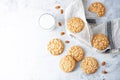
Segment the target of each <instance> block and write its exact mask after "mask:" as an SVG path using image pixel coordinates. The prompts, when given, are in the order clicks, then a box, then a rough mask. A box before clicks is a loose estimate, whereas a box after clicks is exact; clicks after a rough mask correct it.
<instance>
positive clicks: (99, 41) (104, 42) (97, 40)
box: [92, 34, 109, 50]
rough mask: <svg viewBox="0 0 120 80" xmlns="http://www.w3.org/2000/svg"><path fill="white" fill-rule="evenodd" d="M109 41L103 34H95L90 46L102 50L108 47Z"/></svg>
mask: <svg viewBox="0 0 120 80" xmlns="http://www.w3.org/2000/svg"><path fill="white" fill-rule="evenodd" d="M108 45H109V41H108V38H107V37H106V36H105V35H104V34H96V35H94V36H93V38H92V46H93V47H95V48H97V49H98V50H104V49H106V48H107V47H108Z"/></svg>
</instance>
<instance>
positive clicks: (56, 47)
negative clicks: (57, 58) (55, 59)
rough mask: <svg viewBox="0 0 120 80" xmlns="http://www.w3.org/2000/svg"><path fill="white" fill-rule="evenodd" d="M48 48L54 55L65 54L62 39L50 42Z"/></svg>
mask: <svg viewBox="0 0 120 80" xmlns="http://www.w3.org/2000/svg"><path fill="white" fill-rule="evenodd" d="M47 48H48V51H49V52H50V53H51V54H52V55H59V54H61V53H62V52H63V50H64V45H63V42H62V41H61V40H60V39H57V38H55V39H52V40H50V41H49V43H48V45H47Z"/></svg>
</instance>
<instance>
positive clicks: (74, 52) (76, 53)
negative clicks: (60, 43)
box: [67, 46, 84, 61]
mask: <svg viewBox="0 0 120 80" xmlns="http://www.w3.org/2000/svg"><path fill="white" fill-rule="evenodd" d="M67 55H70V56H72V57H73V58H74V59H75V60H76V61H81V60H82V59H83V57H84V51H83V49H82V48H81V47H80V46H72V47H70V49H69V50H68V52H67Z"/></svg>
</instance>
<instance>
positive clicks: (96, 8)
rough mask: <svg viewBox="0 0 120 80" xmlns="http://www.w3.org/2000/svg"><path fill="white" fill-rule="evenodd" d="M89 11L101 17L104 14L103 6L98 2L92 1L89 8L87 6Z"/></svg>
mask: <svg viewBox="0 0 120 80" xmlns="http://www.w3.org/2000/svg"><path fill="white" fill-rule="evenodd" d="M88 10H89V11H91V12H93V13H96V14H97V16H99V17H101V16H103V15H104V14H105V7H104V5H103V4H102V3H100V2H94V3H92V4H91V5H90V6H89V8H88Z"/></svg>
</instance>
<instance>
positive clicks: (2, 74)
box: [0, 0, 120, 80]
mask: <svg viewBox="0 0 120 80" xmlns="http://www.w3.org/2000/svg"><path fill="white" fill-rule="evenodd" d="M110 1H112V0H110ZM117 1H119V0H117ZM70 2H71V0H69V1H68V0H60V1H58V0H0V80H80V79H81V80H90V78H91V77H95V79H93V80H102V79H103V78H105V80H120V77H119V74H120V68H119V65H120V60H119V58H120V55H119V56H116V57H114V58H112V56H111V55H109V54H108V55H104V54H99V53H95V52H93V51H91V50H90V49H88V48H85V46H84V45H83V44H82V43H79V42H78V41H76V40H74V39H70V38H69V37H68V36H67V35H64V36H63V37H61V36H60V35H59V33H60V32H61V31H65V29H64V27H65V26H64V25H63V26H62V27H57V28H56V29H55V30H54V31H51V32H47V31H43V30H42V29H40V27H39V24H38V19H39V16H40V15H41V14H42V13H44V12H49V13H51V14H53V15H54V16H55V17H56V20H57V21H62V22H63V23H64V18H63V15H60V14H59V11H57V10H55V9H54V6H55V5H57V4H60V5H61V6H62V8H63V9H65V8H66V7H67V5H68V4H69V3H70ZM54 37H58V38H60V39H62V40H63V41H64V40H68V39H69V40H70V41H71V42H70V44H67V45H65V51H64V52H63V54H62V55H60V56H57V57H54V56H51V55H50V54H49V53H48V52H47V50H46V48H45V47H46V44H47V42H48V40H50V39H52V38H54ZM73 44H75V45H81V46H82V47H83V48H84V50H85V52H86V55H87V56H88V55H89V56H93V57H95V55H99V56H100V57H103V60H98V61H99V63H101V62H102V61H106V62H107V65H106V66H105V67H102V68H101V67H100V69H99V70H98V72H97V73H101V70H102V69H106V70H107V71H108V74H106V75H98V76H101V77H98V76H97V77H96V76H94V74H93V75H90V76H88V77H84V75H83V74H82V73H81V72H80V68H79V64H80V63H78V64H77V67H76V69H75V71H73V72H71V73H68V74H66V73H63V72H62V71H61V70H59V66H58V63H59V59H60V58H61V57H62V56H64V55H65V53H66V50H67V49H68V47H69V46H71V45H73ZM110 66H112V67H114V68H112V67H110Z"/></svg>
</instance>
